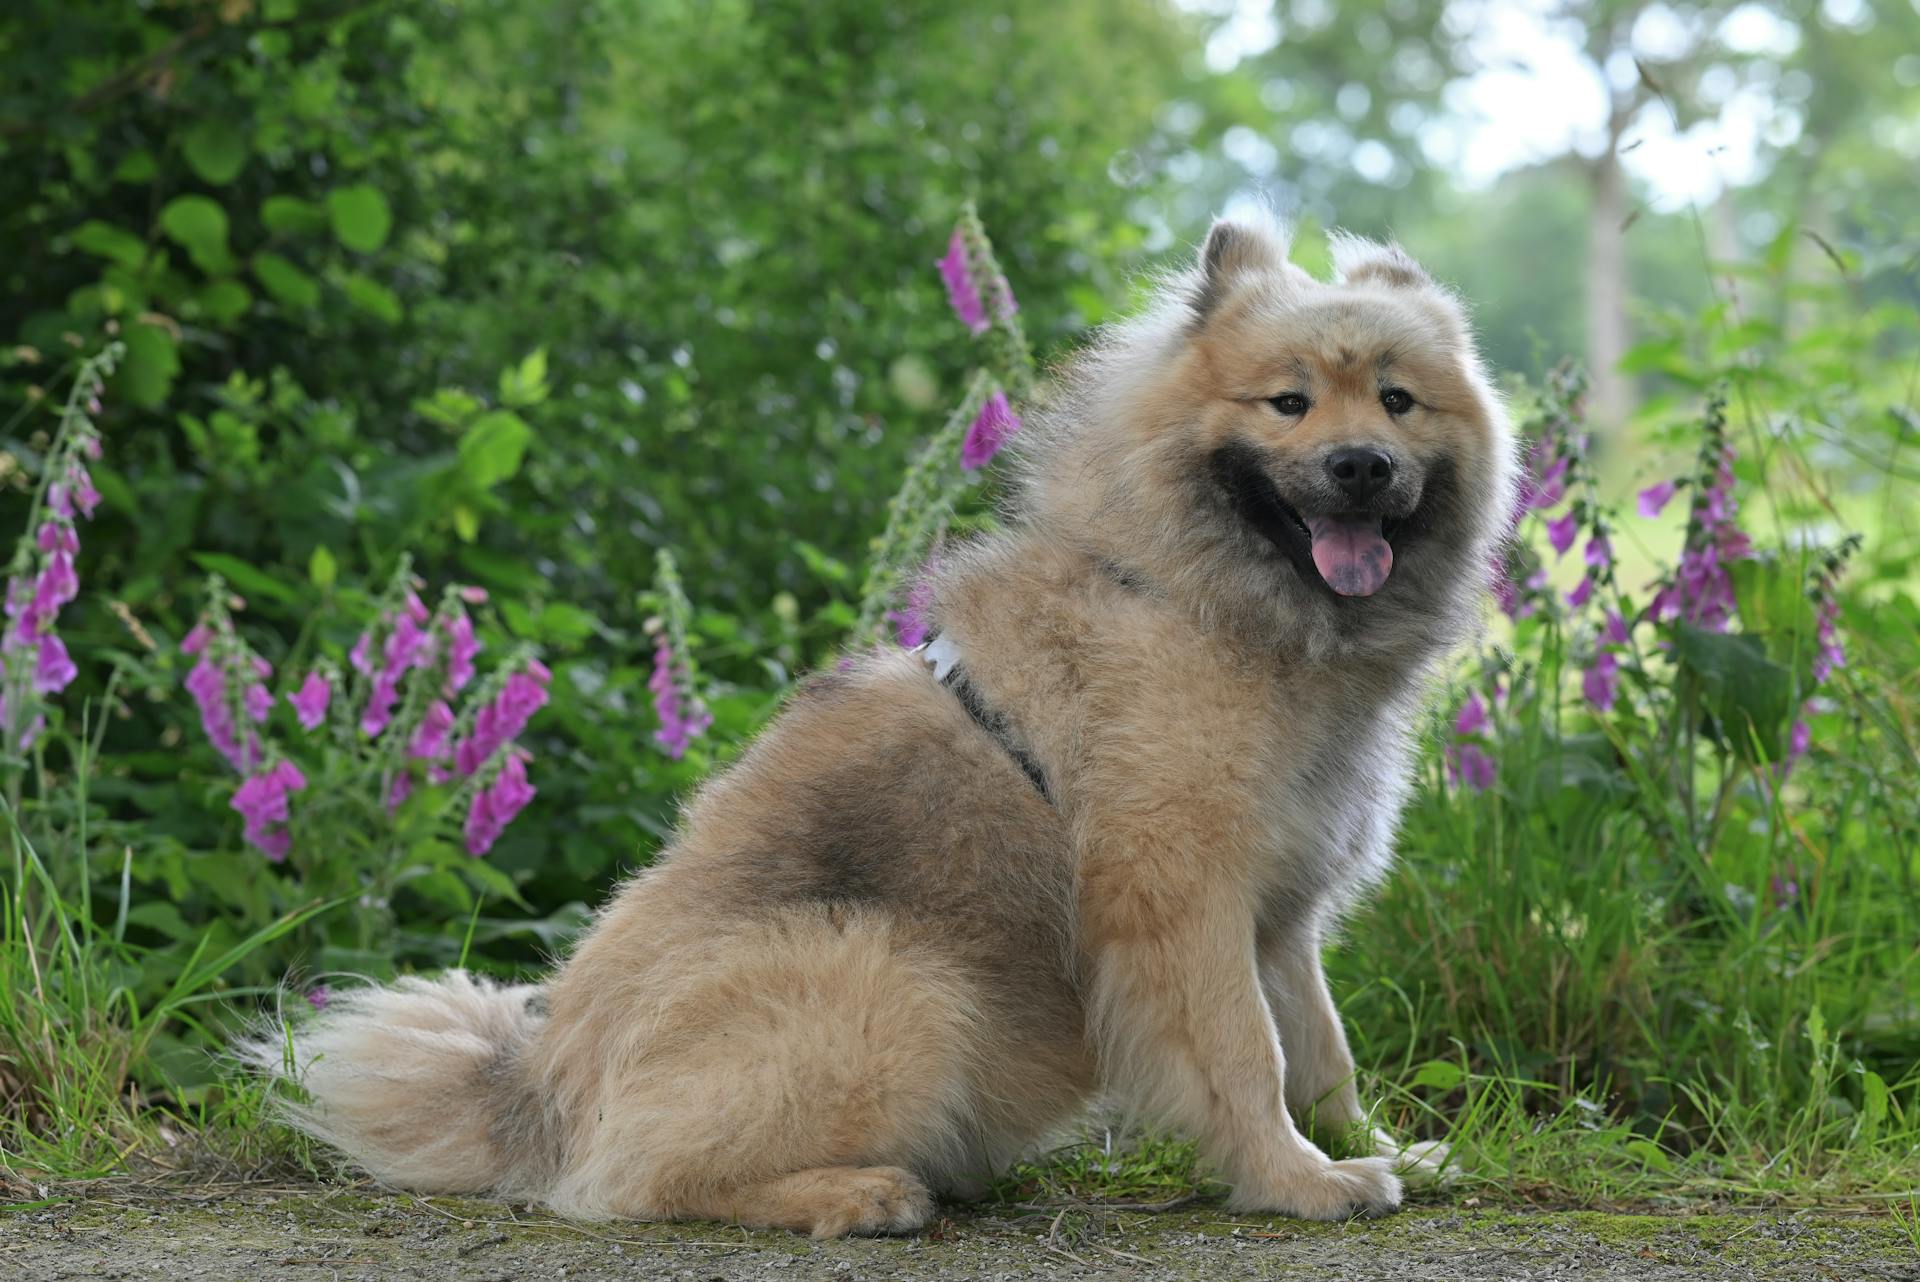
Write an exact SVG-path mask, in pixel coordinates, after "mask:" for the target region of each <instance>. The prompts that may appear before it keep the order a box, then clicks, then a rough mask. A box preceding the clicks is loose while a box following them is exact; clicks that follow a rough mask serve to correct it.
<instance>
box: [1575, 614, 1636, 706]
mask: <svg viewBox="0 0 1920 1282" xmlns="http://www.w3.org/2000/svg"><path fill="white" fill-rule="evenodd" d="M1627 636H1628V633H1627V621H1626V619H1625V618H1624V617H1622V615H1621V614H1620V612H1619V611H1617V610H1609V611H1608V612H1607V618H1606V622H1605V623H1603V624H1601V626H1600V630H1599V632H1598V633H1597V634H1596V635H1595V637H1594V651H1593V662H1592V663H1591V664H1589V665H1588V666H1587V670H1586V672H1585V673H1584V674H1582V676H1581V678H1580V692H1581V693H1582V694H1583V695H1585V696H1586V700H1587V702H1588V703H1590V704H1592V705H1593V706H1594V707H1595V708H1596V709H1598V710H1599V711H1601V712H1611V711H1613V705H1614V700H1615V699H1616V698H1617V697H1618V695H1619V691H1620V652H1621V651H1622V650H1624V649H1625V648H1626V645H1627Z"/></svg>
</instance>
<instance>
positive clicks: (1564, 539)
mask: <svg viewBox="0 0 1920 1282" xmlns="http://www.w3.org/2000/svg"><path fill="white" fill-rule="evenodd" d="M1579 532H1580V518H1579V517H1578V516H1577V515H1576V514H1575V513H1573V512H1568V513H1567V514H1566V515H1564V516H1561V517H1559V518H1558V519H1556V520H1552V521H1548V522H1547V542H1549V543H1551V544H1553V550H1554V552H1555V553H1556V554H1557V555H1560V556H1565V555H1566V554H1567V549H1568V548H1570V547H1572V546H1573V540H1574V536H1575V535H1577V534H1578V533H1579Z"/></svg>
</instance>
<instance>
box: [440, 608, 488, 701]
mask: <svg viewBox="0 0 1920 1282" xmlns="http://www.w3.org/2000/svg"><path fill="white" fill-rule="evenodd" d="M445 641H446V647H447V693H448V694H459V693H460V691H462V690H464V689H466V686H467V683H468V682H469V681H471V680H473V672H474V667H473V661H474V659H475V658H477V657H479V654H480V650H481V645H480V642H479V641H477V640H476V639H475V638H474V635H473V618H472V617H471V616H470V615H468V613H467V612H466V611H465V610H462V609H459V608H458V607H456V608H455V609H454V611H453V613H452V615H451V617H449V618H448V619H447V624H446V637H445Z"/></svg>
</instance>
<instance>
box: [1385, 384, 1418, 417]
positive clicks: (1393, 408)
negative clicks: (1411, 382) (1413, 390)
mask: <svg viewBox="0 0 1920 1282" xmlns="http://www.w3.org/2000/svg"><path fill="white" fill-rule="evenodd" d="M1380 404H1381V405H1382V406H1384V407H1385V408H1386V411H1387V413H1389V414H1396V415H1398V414H1405V413H1406V412H1407V411H1408V410H1410V409H1412V408H1413V396H1412V395H1411V394H1410V393H1408V392H1406V391H1404V390H1402V389H1401V388H1398V387H1389V388H1388V389H1387V390H1386V391H1384V392H1382V393H1380Z"/></svg>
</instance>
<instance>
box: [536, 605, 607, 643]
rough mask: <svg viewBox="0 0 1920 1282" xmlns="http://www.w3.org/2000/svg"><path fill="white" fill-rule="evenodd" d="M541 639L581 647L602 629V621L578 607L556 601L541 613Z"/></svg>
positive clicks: (538, 621) (538, 622)
mask: <svg viewBox="0 0 1920 1282" xmlns="http://www.w3.org/2000/svg"><path fill="white" fill-rule="evenodd" d="M537 626H538V627H539V629H540V639H541V640H543V641H548V642H552V643H553V644H556V645H562V646H566V645H579V644H580V643H581V642H582V641H585V640H586V639H587V638H588V637H590V636H592V635H593V634H594V632H595V631H596V630H598V629H599V627H600V620H599V619H598V618H596V617H595V616H594V615H593V614H591V613H589V612H588V611H586V610H582V609H581V608H580V607H579V606H577V605H570V604H568V603H567V602H565V601H555V602H552V603H551V604H549V605H548V606H546V607H545V608H544V609H542V610H541V611H540V617H539V619H538V620H537Z"/></svg>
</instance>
